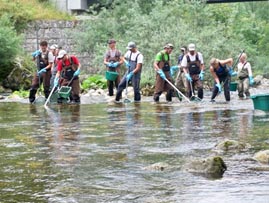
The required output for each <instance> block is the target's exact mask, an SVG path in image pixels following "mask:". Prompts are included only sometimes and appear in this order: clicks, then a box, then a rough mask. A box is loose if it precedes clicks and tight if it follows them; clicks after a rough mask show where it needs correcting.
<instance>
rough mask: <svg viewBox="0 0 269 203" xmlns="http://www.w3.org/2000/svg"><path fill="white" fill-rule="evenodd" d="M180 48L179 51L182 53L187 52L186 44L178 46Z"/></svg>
mask: <svg viewBox="0 0 269 203" xmlns="http://www.w3.org/2000/svg"><path fill="white" fill-rule="evenodd" d="M180 50H181V52H182V53H183V54H185V53H186V52H187V47H186V46H182V47H181V48H180Z"/></svg>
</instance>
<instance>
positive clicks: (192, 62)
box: [181, 44, 204, 99]
mask: <svg viewBox="0 0 269 203" xmlns="http://www.w3.org/2000/svg"><path fill="white" fill-rule="evenodd" d="M181 66H182V68H183V71H184V74H185V77H186V79H187V94H188V97H189V98H191V97H192V96H193V94H194V89H195V87H196V88H197V89H198V97H199V99H203V97H204V92H203V82H202V81H203V80H204V59H203V55H202V54H201V53H200V52H197V51H196V50H195V44H189V45H188V53H187V54H185V56H184V57H183V59H182V62H181Z"/></svg>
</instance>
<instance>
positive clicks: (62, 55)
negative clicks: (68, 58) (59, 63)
mask: <svg viewBox="0 0 269 203" xmlns="http://www.w3.org/2000/svg"><path fill="white" fill-rule="evenodd" d="M66 54H67V53H66V51H65V50H61V51H59V55H58V56H57V59H61V58H63V57H64V55H66Z"/></svg>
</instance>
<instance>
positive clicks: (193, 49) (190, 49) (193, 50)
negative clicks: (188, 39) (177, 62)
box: [188, 43, 195, 55]
mask: <svg viewBox="0 0 269 203" xmlns="http://www.w3.org/2000/svg"><path fill="white" fill-rule="evenodd" d="M188 50H189V52H190V54H191V55H193V54H194V53H195V44H193V43H191V44H189V45H188Z"/></svg>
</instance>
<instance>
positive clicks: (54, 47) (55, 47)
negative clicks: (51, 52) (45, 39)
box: [50, 44, 58, 49]
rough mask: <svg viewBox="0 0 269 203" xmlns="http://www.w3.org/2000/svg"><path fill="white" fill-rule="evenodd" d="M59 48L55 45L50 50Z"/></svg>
mask: <svg viewBox="0 0 269 203" xmlns="http://www.w3.org/2000/svg"><path fill="white" fill-rule="evenodd" d="M57 48H58V46H57V44H53V45H51V46H50V49H57Z"/></svg>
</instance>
